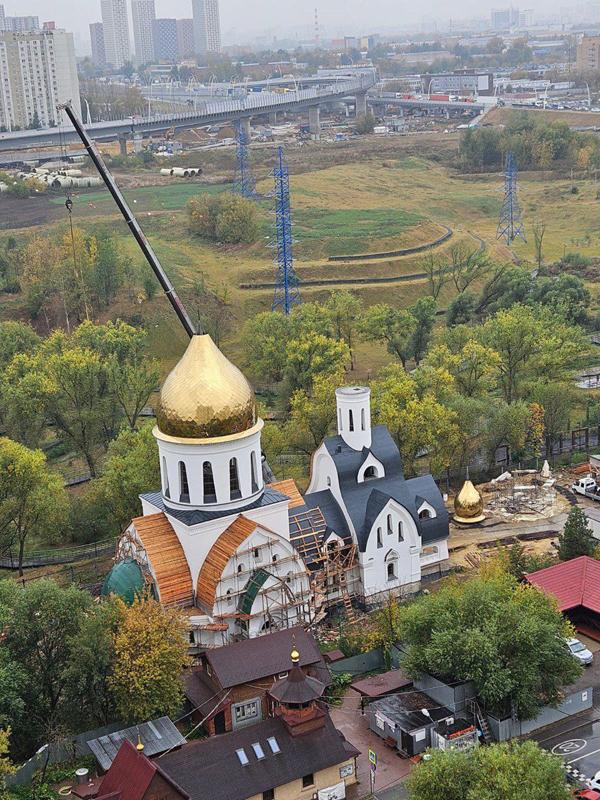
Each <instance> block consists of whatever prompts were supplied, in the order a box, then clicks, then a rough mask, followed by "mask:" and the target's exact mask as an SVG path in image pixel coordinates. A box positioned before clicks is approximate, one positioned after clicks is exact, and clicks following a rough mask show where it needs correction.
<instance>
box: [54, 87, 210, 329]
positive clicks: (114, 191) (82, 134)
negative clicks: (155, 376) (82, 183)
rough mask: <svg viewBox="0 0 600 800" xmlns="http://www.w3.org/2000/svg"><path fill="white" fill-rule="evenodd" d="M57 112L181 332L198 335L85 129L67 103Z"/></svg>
mask: <svg viewBox="0 0 600 800" xmlns="http://www.w3.org/2000/svg"><path fill="white" fill-rule="evenodd" d="M59 108H61V109H63V110H64V111H65V113H66V115H67V116H68V117H69V119H70V120H71V122H72V123H73V127H74V128H75V130H76V131H77V134H78V136H79V138H80V139H81V141H82V142H83V145H84V147H85V149H86V150H87V152H88V154H89V157H90V158H91V159H92V161H93V162H94V165H95V167H96V169H97V170H98V172H99V173H100V176H101V177H102V180H103V181H104V183H105V184H106V187H107V189H108V191H109V192H110V193H111V195H112V196H113V199H114V201H115V203H116V204H117V206H118V207H119V211H120V212H121V214H122V215H123V218H124V220H125V222H126V223H127V225H128V227H129V230H130V231H131V233H132V234H133V236H134V237H135V240H136V242H137V243H138V245H139V246H140V249H141V251H142V253H143V254H144V256H145V258H146V261H147V262H148V264H150V268H151V269H152V271H153V272H154V274H155V275H156V277H157V278H158V281H159V283H160V285H161V286H162V288H163V291H164V292H165V294H166V295H167V300H168V301H169V303H171V305H172V306H173V309H174V310H175V313H176V314H177V316H178V317H179V321H180V322H181V324H182V325H183V327H184V328H185V332H186V333H187V334H188V336H189V337H190V338H191V337H192V336H193V335H194V334H195V333H199V332H200V331H198V330H197V329H196V327H195V326H194V325H193V324H192V321H191V319H190V318H189V316H188V313H187V311H186V310H185V308H184V306H183V303H182V302H181V300H180V299H179V296H178V295H177V292H176V291H175V287H174V286H173V284H172V283H171V281H170V280H169V278H168V276H167V274H166V272H165V271H164V269H163V268H162V265H161V263H160V261H159V260H158V258H157V256H156V253H155V252H154V250H153V249H152V248H151V247H150V243H149V242H148V239H146V236H145V235H144V232H143V231H142V229H141V227H140V224H139V222H138V221H137V219H136V218H135V216H134V214H133V212H132V211H131V209H130V208H129V206H128V205H127V203H126V202H125V198H124V197H123V195H122V194H121V190H120V189H119V187H118V186H117V184H116V182H115V179H114V178H113V176H112V175H111V173H110V170H109V169H108V167H107V166H106V164H105V163H104V159H103V158H102V156H101V155H100V153H99V151H98V149H97V147H96V145H95V144H94V142H93V141H92V139H91V138H90V137H89V135H88V132H87V131H86V129H85V128H84V127H83V123H82V121H81V120H80V119H79V117H78V116H77V114H76V112H75V110H74V109H73V106H72V105H71V103H64V104H63V105H61V106H59Z"/></svg>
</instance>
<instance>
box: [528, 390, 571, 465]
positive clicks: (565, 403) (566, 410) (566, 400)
mask: <svg viewBox="0 0 600 800" xmlns="http://www.w3.org/2000/svg"><path fill="white" fill-rule="evenodd" d="M529 398H530V399H531V400H533V401H535V402H536V403H538V404H539V405H540V406H541V407H542V408H543V409H544V439H545V446H546V458H550V457H551V456H552V452H553V450H554V444H555V442H556V441H557V440H558V437H559V435H560V433H561V431H564V430H567V429H568V427H569V423H570V420H571V409H572V408H573V407H574V406H575V405H576V403H577V402H578V399H579V398H578V397H577V394H576V390H575V389H573V387H572V386H571V384H569V383H567V382H562V381H560V382H556V383H545V382H544V381H543V380H539V381H537V382H536V383H535V384H533V386H532V389H531V392H530V393H529Z"/></svg>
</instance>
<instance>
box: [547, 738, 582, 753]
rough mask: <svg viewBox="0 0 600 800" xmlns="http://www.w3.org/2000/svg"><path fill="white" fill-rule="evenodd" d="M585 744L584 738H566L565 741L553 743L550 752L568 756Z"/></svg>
mask: <svg viewBox="0 0 600 800" xmlns="http://www.w3.org/2000/svg"><path fill="white" fill-rule="evenodd" d="M586 745H587V740H586V739H567V741H565V742H559V743H558V744H555V745H554V747H553V748H552V750H551V751H550V752H552V753H554V755H557V756H569V755H573V754H574V753H578V752H579V751H580V750H583V748H584V747H586Z"/></svg>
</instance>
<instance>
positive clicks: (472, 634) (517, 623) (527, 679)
mask: <svg viewBox="0 0 600 800" xmlns="http://www.w3.org/2000/svg"><path fill="white" fill-rule="evenodd" d="M570 634H571V628H570V625H569V623H568V622H567V621H565V619H564V618H563V617H562V615H561V614H560V612H559V611H558V610H557V608H556V604H555V602H554V601H553V600H552V599H551V598H549V597H548V596H547V595H545V594H543V593H542V592H540V591H539V590H538V589H536V588H534V587H533V586H527V585H521V584H519V583H518V582H517V581H516V580H515V579H514V578H512V577H511V576H508V575H500V576H497V577H491V578H489V579H485V578H472V579H470V580H467V581H462V582H459V581H449V582H447V583H446V584H445V585H444V586H443V587H442V588H441V589H440V590H439V591H437V592H435V593H434V594H431V595H427V596H425V597H423V598H420V599H418V600H416V601H415V602H414V603H412V604H410V605H409V606H406V607H405V609H404V613H403V615H402V619H401V623H400V635H401V638H402V639H403V640H404V642H405V643H406V646H407V649H406V657H405V659H404V661H403V664H402V667H403V669H405V670H407V672H408V673H409V674H410V675H413V676H415V675H417V674H419V673H420V672H433V673H434V674H436V675H437V676H438V677H440V678H441V679H442V680H446V681H461V680H472V681H473V683H474V685H475V691H476V693H477V695H478V696H479V698H480V699H481V700H482V702H483V704H484V706H485V708H486V709H487V710H488V711H490V712H492V713H494V714H500V715H502V716H506V715H508V716H510V714H511V712H512V711H514V713H515V714H516V716H517V718H518V719H520V720H527V719H533V718H534V717H535V716H536V715H537V714H538V713H539V711H540V709H541V708H542V707H543V706H544V705H550V706H557V705H558V704H559V703H560V702H561V700H562V693H561V692H562V688H563V687H564V686H568V685H570V684H571V683H573V682H574V681H575V680H576V679H577V677H578V676H579V675H580V674H581V671H582V668H581V666H580V665H579V664H577V663H576V661H575V659H574V658H573V657H572V656H571V654H570V653H569V651H568V649H567V648H566V647H565V642H564V640H565V638H567V637H568V636H569V635H570ZM532 642H535V647H533V648H532V646H531V643H532Z"/></svg>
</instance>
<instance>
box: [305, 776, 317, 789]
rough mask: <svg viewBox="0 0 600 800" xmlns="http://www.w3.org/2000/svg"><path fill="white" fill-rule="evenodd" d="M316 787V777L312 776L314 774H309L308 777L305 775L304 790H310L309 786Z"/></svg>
mask: <svg viewBox="0 0 600 800" xmlns="http://www.w3.org/2000/svg"><path fill="white" fill-rule="evenodd" d="M314 785H315V776H314V775H313V774H312V772H309V773H308V775H305V776H304V777H303V778H302V788H303V789H308V787H309V786H314Z"/></svg>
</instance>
